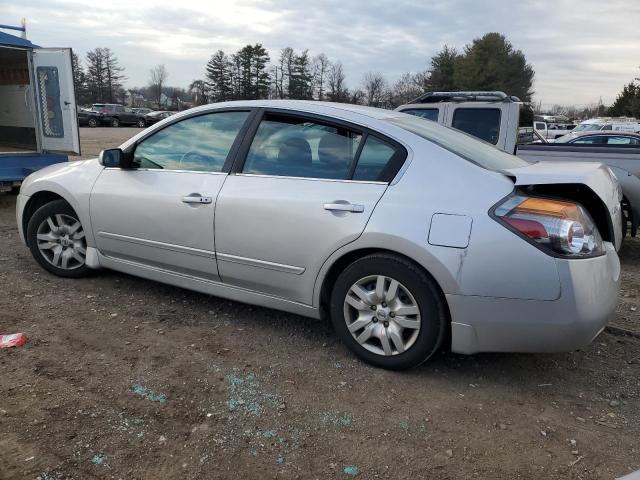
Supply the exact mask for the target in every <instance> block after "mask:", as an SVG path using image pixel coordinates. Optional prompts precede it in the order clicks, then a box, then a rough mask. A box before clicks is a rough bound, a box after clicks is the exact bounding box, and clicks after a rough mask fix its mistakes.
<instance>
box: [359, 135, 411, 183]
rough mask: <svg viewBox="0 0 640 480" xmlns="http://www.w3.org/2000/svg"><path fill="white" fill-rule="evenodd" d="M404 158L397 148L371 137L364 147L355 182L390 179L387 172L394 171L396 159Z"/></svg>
mask: <svg viewBox="0 0 640 480" xmlns="http://www.w3.org/2000/svg"><path fill="white" fill-rule="evenodd" d="M402 156H403V155H402V152H400V151H398V149H396V148H395V147H393V146H391V145H389V144H388V143H386V142H383V141H382V140H380V139H378V138H376V137H374V136H371V135H370V136H368V137H367V139H366V141H365V143H364V146H363V147H362V152H361V153H360V157H359V158H358V165H357V166H356V170H355V172H354V174H353V180H367V181H383V180H384V179H386V178H388V175H387V174H386V172H387V171H389V170H390V169H393V168H394V164H395V163H396V161H397V160H396V159H398V157H402ZM400 161H401V159H400Z"/></svg>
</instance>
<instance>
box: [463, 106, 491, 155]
mask: <svg viewBox="0 0 640 480" xmlns="http://www.w3.org/2000/svg"><path fill="white" fill-rule="evenodd" d="M460 110H469V111H475V112H477V111H482V110H495V111H497V112H498V138H496V142H495V143H493V142H489V141H488V140H485V139H484V138H480V137H478V136H477V135H473V134H472V133H469V132H465V131H464V130H462V129H461V128H457V127H455V126H454V125H453V124H454V123H455V121H456V115H457V114H458V112H459V111H460ZM451 128H455V129H456V130H460V131H461V132H464V133H466V134H467V135H471V136H472V137H474V138H477V139H478V140H482V141H483V142H486V143H488V144H489V145H493V146H494V147H496V148H497V145H498V143H500V137H501V135H502V109H501V108H498V107H479V108H472V107H462V106H459V107H456V108H455V109H454V110H453V115H451Z"/></svg>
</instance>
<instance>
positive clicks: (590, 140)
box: [573, 136, 606, 145]
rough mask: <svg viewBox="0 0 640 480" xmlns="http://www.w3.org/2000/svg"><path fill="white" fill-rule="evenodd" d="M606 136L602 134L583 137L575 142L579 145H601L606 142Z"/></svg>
mask: <svg viewBox="0 0 640 480" xmlns="http://www.w3.org/2000/svg"><path fill="white" fill-rule="evenodd" d="M605 140H606V138H605V137H602V136H592V137H582V138H578V139H577V140H576V141H575V142H573V143H577V144H578V145H600V144H603V143H606V142H605Z"/></svg>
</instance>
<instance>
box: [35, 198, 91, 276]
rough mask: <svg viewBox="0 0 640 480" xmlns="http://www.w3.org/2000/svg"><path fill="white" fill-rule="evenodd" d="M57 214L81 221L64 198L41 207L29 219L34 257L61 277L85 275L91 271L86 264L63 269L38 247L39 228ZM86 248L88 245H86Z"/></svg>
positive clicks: (48, 269)
mask: <svg viewBox="0 0 640 480" xmlns="http://www.w3.org/2000/svg"><path fill="white" fill-rule="evenodd" d="M56 214H60V215H64V216H66V217H71V218H73V219H75V220H76V221H80V220H79V218H78V215H77V214H76V212H75V211H74V210H73V208H71V206H70V205H69V204H68V203H67V202H66V201H64V200H54V201H52V202H49V203H47V204H45V205H43V206H42V207H40V208H39V209H38V210H36V212H35V213H34V214H33V215H32V216H31V218H30V219H29V223H28V225H27V243H28V245H29V249H30V250H31V254H32V255H33V258H35V260H36V261H37V262H38V263H39V264H40V266H41V267H43V268H44V269H45V270H47V271H49V272H51V273H53V274H54V275H57V276H59V277H66V278H80V277H85V276H87V275H89V274H90V273H91V269H89V268H88V267H87V265H86V264H82V265H81V266H78V267H77V268H73V269H63V268H59V267H56V266H54V265H52V264H51V263H50V262H49V261H48V260H47V259H46V258H45V257H44V255H43V253H42V252H41V251H40V249H39V248H38V239H37V234H38V228H39V227H40V225H41V224H42V223H43V222H46V220H47V218H49V217H52V216H55V215H56ZM85 249H86V245H85Z"/></svg>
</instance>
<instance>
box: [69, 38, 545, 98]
mask: <svg viewBox="0 0 640 480" xmlns="http://www.w3.org/2000/svg"><path fill="white" fill-rule="evenodd" d="M73 63H74V79H75V82H76V94H77V97H78V103H79V104H80V105H86V104H90V103H94V102H118V103H124V100H125V98H126V97H127V95H129V96H130V98H133V99H135V98H144V99H146V101H147V103H150V104H152V105H153V106H156V107H158V108H159V107H160V106H161V101H162V99H163V98H164V99H165V101H167V99H170V100H171V101H170V104H171V106H172V107H176V106H178V107H179V106H180V105H182V104H186V103H187V102H189V103H191V104H196V105H202V104H206V103H213V102H221V101H227V100H247V99H267V98H277V99H306V100H326V101H332V102H343V103H356V104H363V105H370V106H375V107H382V108H395V107H396V106H398V105H401V104H403V103H406V102H408V101H410V100H412V99H414V98H415V97H417V96H419V95H420V94H422V93H423V92H425V91H455V90H501V91H505V92H507V93H509V94H510V95H516V96H518V97H519V98H520V99H521V100H523V101H524V102H529V101H531V98H532V95H533V93H534V92H533V90H532V85H533V78H534V70H533V67H532V66H531V65H530V64H528V63H527V61H526V58H525V55H524V53H522V51H520V50H517V49H515V48H514V47H513V45H512V44H511V42H509V40H507V38H506V37H505V36H504V35H501V34H499V33H487V34H486V35H484V36H483V37H481V38H476V39H474V40H473V41H472V42H471V43H470V44H468V45H466V46H465V47H464V49H463V50H462V51H457V50H456V49H455V48H451V47H449V46H446V45H445V46H444V47H443V48H442V49H441V50H440V51H439V52H437V53H436V54H435V55H434V56H433V57H432V58H431V59H430V61H429V62H428V64H427V65H426V68H423V69H420V70H419V71H417V72H414V73H405V74H403V75H401V76H400V78H399V79H397V80H396V81H394V82H390V81H389V80H388V79H387V78H386V77H385V75H384V74H383V73H381V72H375V71H371V72H367V73H365V74H364V75H363V77H362V79H361V80H360V82H358V83H356V84H354V85H355V86H349V87H348V86H347V78H346V74H345V71H344V67H343V65H342V62H341V61H340V60H338V59H335V60H334V59H330V58H329V57H328V56H327V55H325V54H324V53H318V54H316V55H312V54H311V53H310V52H309V50H307V49H305V50H300V51H296V50H294V49H293V48H291V47H286V48H283V49H282V50H280V51H279V52H278V54H277V56H276V58H274V59H272V58H271V57H270V55H269V52H268V51H267V50H266V49H265V47H264V46H263V45H262V44H260V43H256V44H253V45H246V46H244V47H242V48H240V49H239V50H238V51H236V52H234V53H230V54H228V53H226V52H224V51H223V50H218V51H217V52H215V53H214V54H213V55H212V56H211V57H210V59H209V61H208V62H207V64H206V66H205V74H204V77H203V78H199V79H195V80H193V81H192V82H191V84H190V85H189V86H188V88H187V89H182V88H175V87H168V86H167V77H168V72H167V70H166V68H165V67H164V66H163V65H158V66H157V67H155V68H154V69H153V70H151V71H150V75H149V82H148V85H147V86H146V87H140V88H132V89H128V90H125V89H124V88H123V82H124V81H125V80H126V76H125V74H124V68H123V67H122V66H120V64H119V62H118V59H117V58H116V56H115V55H114V54H113V52H111V50H109V49H108V48H96V49H94V50H92V51H90V52H88V53H87V55H86V57H85V59H84V63H83V62H81V61H80V59H79V58H78V57H77V56H75V55H74V62H73Z"/></svg>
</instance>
